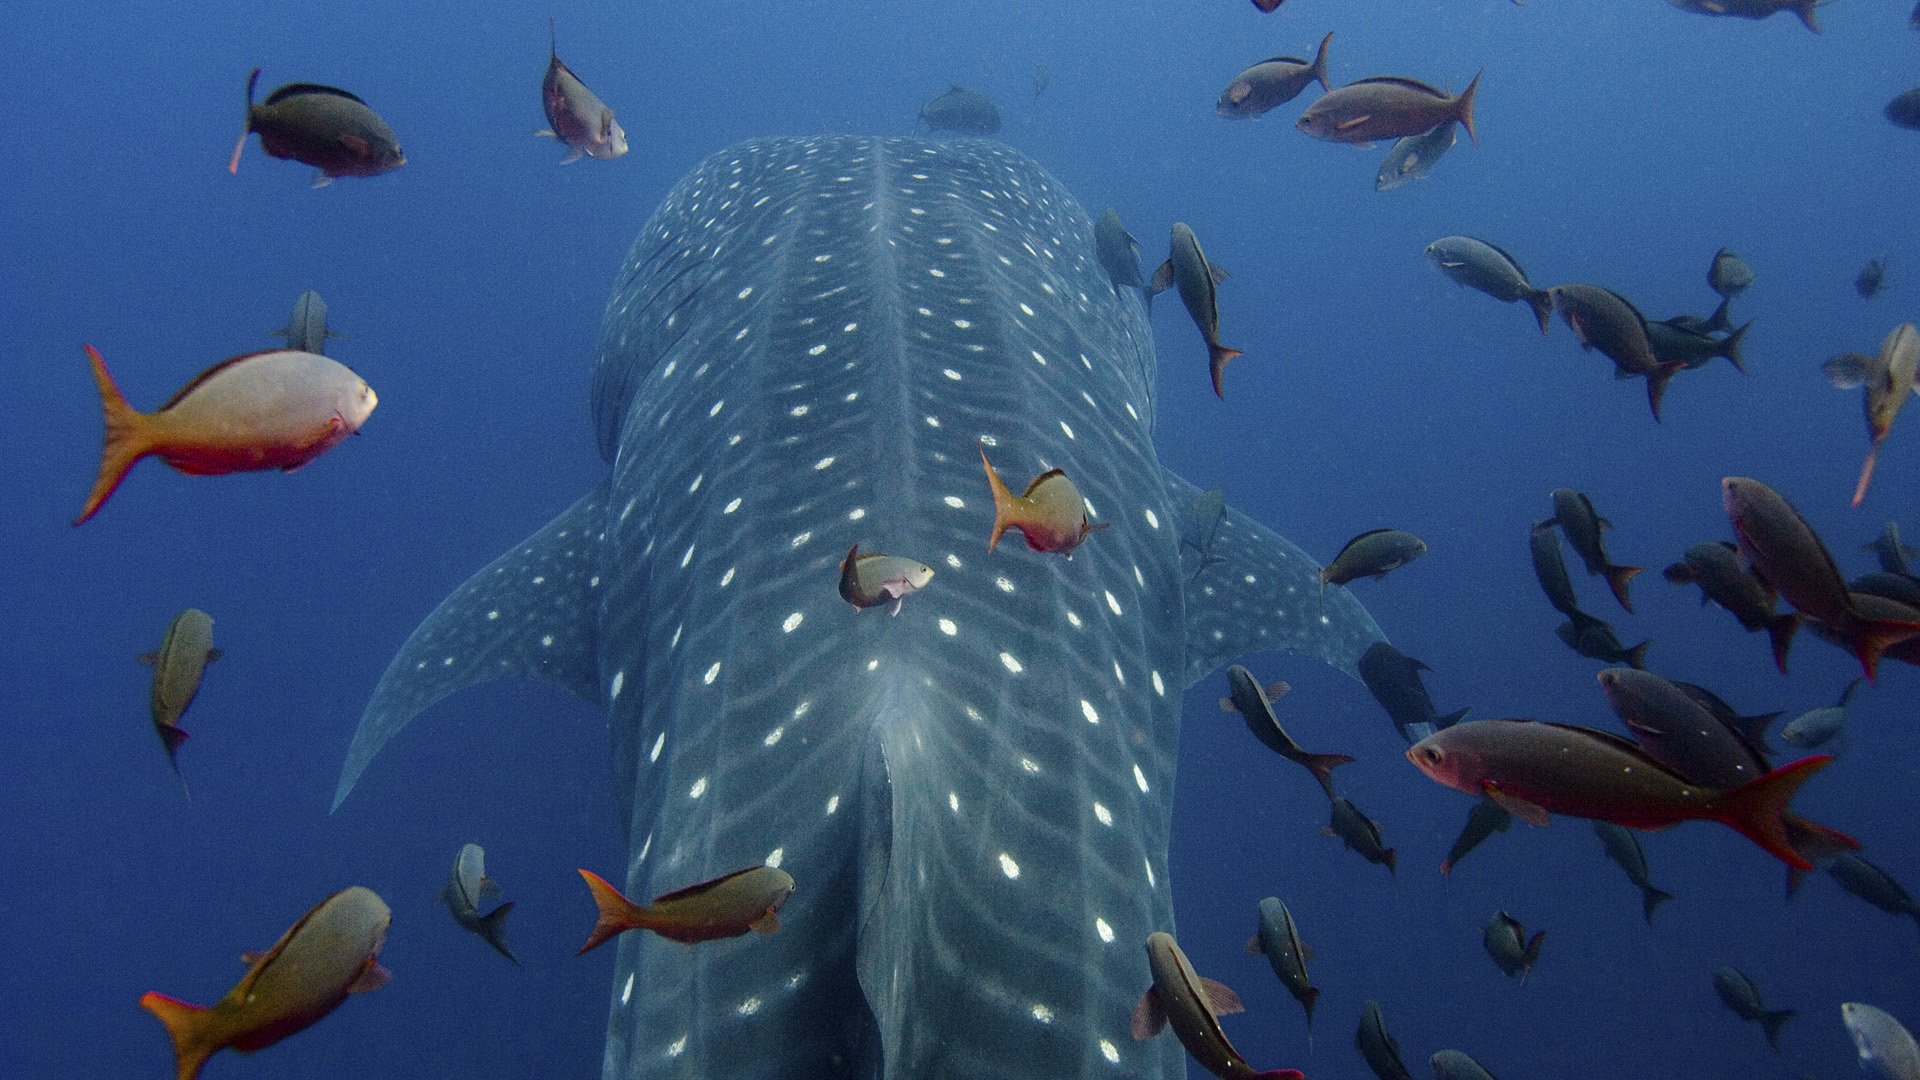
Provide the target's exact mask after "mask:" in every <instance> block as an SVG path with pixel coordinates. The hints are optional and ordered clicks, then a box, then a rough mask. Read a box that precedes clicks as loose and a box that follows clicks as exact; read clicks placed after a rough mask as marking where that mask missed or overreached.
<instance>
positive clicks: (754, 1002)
mask: <svg viewBox="0 0 1920 1080" xmlns="http://www.w3.org/2000/svg"><path fill="white" fill-rule="evenodd" d="M767 865H768V866H778V865H780V864H779V863H768V864H767ZM733 1011H734V1012H736V1013H739V1014H740V1015H741V1016H752V1015H753V1014H754V1013H757V1012H759V1011H760V999H759V998H757V997H750V998H748V999H747V1000H745V1001H743V1002H741V1003H740V1004H739V1005H738V1006H736V1007H735V1008H734V1010H733Z"/></svg>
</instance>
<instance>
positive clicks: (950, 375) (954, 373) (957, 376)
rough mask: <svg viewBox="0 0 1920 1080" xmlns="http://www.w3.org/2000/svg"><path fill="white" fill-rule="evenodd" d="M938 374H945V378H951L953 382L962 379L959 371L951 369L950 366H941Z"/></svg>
mask: <svg viewBox="0 0 1920 1080" xmlns="http://www.w3.org/2000/svg"><path fill="white" fill-rule="evenodd" d="M940 374H942V375H945V376H946V377H947V378H949V379H952V380H953V381H954V382H960V381H962V380H961V377H960V373H959V372H957V371H955V370H953V369H952V368H941V369H940Z"/></svg>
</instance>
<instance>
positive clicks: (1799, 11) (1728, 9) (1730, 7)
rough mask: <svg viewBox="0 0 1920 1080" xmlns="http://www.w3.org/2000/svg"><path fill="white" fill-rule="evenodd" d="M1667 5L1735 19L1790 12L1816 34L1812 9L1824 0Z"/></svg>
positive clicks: (1690, 0) (1680, 0) (1682, 0)
mask: <svg viewBox="0 0 1920 1080" xmlns="http://www.w3.org/2000/svg"><path fill="white" fill-rule="evenodd" d="M1667 3H1669V4H1672V5H1673V6H1674V7H1677V8H1679V9H1680V10H1681V11H1691V12H1693V13H1694V14H1696V15H1730V16H1732V17H1734V18H1736V19H1764V18H1767V17H1768V16H1772V15H1778V14H1780V13H1781V12H1783V11H1791V12H1793V13H1794V14H1795V15H1798V16H1800V21H1801V22H1803V23H1805V24H1806V25H1807V29H1809V30H1811V31H1813V32H1814V33H1816V34H1817V33H1819V32H1820V24H1819V23H1817V22H1815V21H1814V17H1813V9H1814V8H1816V7H1819V6H1820V5H1821V4H1824V3H1826V0H1667Z"/></svg>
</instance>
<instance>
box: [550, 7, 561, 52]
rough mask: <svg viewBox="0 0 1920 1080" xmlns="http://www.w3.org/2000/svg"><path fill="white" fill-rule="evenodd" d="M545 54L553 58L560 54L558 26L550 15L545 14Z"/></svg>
mask: <svg viewBox="0 0 1920 1080" xmlns="http://www.w3.org/2000/svg"><path fill="white" fill-rule="evenodd" d="M547 55H548V56H549V57H551V58H554V59H558V58H559V56H560V27H559V26H558V25H557V24H555V22H554V20H553V16H551V15H549V16H547Z"/></svg>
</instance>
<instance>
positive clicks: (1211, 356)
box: [1207, 341, 1244, 401]
mask: <svg viewBox="0 0 1920 1080" xmlns="http://www.w3.org/2000/svg"><path fill="white" fill-rule="evenodd" d="M1241 355H1244V354H1243V353H1242V352H1241V350H1239V349H1230V348H1228V347H1227V346H1225V345H1222V344H1220V343H1219V342H1217V341H1209V342H1207V374H1209V375H1211V376H1213V392H1214V395H1215V396H1217V397H1218V398H1219V399H1220V400H1221V401H1225V400H1227V392H1226V391H1225V390H1224V389H1222V387H1221V383H1220V380H1221V379H1222V378H1224V377H1225V376H1226V373H1227V361H1229V360H1231V359H1233V358H1234V357H1236V356H1241Z"/></svg>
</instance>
